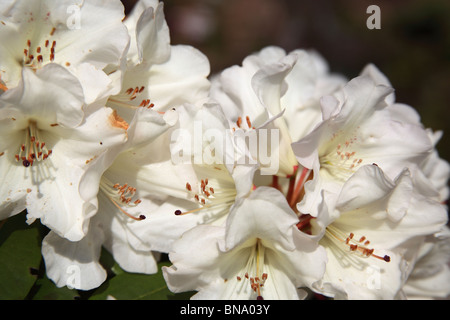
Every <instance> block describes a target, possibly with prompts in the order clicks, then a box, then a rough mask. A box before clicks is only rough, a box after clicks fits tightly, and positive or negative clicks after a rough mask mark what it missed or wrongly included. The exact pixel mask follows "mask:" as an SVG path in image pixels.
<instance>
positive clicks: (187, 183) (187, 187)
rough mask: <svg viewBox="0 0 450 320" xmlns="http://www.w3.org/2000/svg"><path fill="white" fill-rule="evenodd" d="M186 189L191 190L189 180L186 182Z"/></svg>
mask: <svg viewBox="0 0 450 320" xmlns="http://www.w3.org/2000/svg"><path fill="white" fill-rule="evenodd" d="M186 189H187V190H188V191H192V187H191V185H190V184H189V182H186Z"/></svg>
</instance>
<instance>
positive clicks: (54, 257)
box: [42, 226, 106, 290]
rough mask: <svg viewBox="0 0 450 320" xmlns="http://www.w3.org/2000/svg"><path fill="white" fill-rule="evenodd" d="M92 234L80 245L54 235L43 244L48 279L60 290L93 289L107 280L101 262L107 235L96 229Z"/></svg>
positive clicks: (51, 234) (45, 239)
mask: <svg viewBox="0 0 450 320" xmlns="http://www.w3.org/2000/svg"><path fill="white" fill-rule="evenodd" d="M93 228H94V229H95V230H91V232H90V233H89V235H88V236H87V237H85V238H84V239H82V240H81V241H78V242H71V241H69V240H66V239H63V238H60V237H59V236H57V235H56V234H55V233H53V232H50V233H49V234H47V236H46V237H45V238H44V240H43V242H42V255H43V257H44V260H45V267H46V272H47V276H48V278H49V279H51V280H52V281H53V282H54V283H55V284H56V286H57V287H63V286H68V287H70V288H75V289H81V290H91V289H94V288H97V287H98V286H100V285H101V284H102V283H103V282H104V281H105V280H106V271H105V270H104V269H103V267H102V266H101V264H100V263H99V261H98V260H99V257H100V252H101V245H102V242H103V232H102V230H101V229H99V228H97V227H95V226H93Z"/></svg>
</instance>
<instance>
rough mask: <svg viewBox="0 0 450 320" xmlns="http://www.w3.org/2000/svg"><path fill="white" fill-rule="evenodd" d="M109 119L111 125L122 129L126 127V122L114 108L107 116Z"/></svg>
mask: <svg viewBox="0 0 450 320" xmlns="http://www.w3.org/2000/svg"><path fill="white" fill-rule="evenodd" d="M109 121H110V123H111V125H112V126H113V127H116V128H120V129H124V130H127V129H128V123H127V122H126V121H125V120H124V119H122V118H121V117H120V116H119V115H118V114H117V111H116V110H114V112H113V113H111V115H110V116H109Z"/></svg>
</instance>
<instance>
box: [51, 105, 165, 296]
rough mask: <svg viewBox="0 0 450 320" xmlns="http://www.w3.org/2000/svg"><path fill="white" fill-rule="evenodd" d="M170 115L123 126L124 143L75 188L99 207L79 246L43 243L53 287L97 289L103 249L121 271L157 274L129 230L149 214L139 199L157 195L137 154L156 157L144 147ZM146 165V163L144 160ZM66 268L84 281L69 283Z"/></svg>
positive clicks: (150, 114) (140, 115) (145, 114)
mask: <svg viewBox="0 0 450 320" xmlns="http://www.w3.org/2000/svg"><path fill="white" fill-rule="evenodd" d="M171 116H173V115H169V114H168V115H166V116H165V117H163V116H162V115H160V114H158V113H157V112H155V111H153V110H146V109H141V110H138V112H137V113H136V114H135V118H134V119H133V121H132V122H131V123H130V125H129V127H128V126H127V136H128V140H127V142H126V143H123V144H120V145H118V146H115V147H113V148H110V149H109V150H108V152H106V153H103V154H101V155H99V156H98V157H96V158H95V159H92V165H91V166H90V168H89V169H88V170H87V171H86V172H85V173H84V175H83V177H82V179H81V182H80V185H79V188H80V194H81V196H82V197H83V196H85V197H91V199H87V201H88V202H89V203H91V204H93V205H95V206H98V211H97V213H96V215H95V216H94V217H93V218H92V219H91V223H90V226H89V231H88V233H87V235H86V236H85V237H84V238H83V239H82V240H80V241H68V240H66V239H62V238H61V237H59V236H58V235H57V234H56V233H54V232H50V233H49V234H48V235H47V236H46V237H45V238H44V241H43V244H42V254H43V257H44V260H45V264H46V270H47V276H48V277H49V278H50V279H52V280H53V281H54V282H55V284H56V285H57V286H58V287H62V286H65V285H67V286H71V287H75V288H77V289H82V290H90V289H93V288H96V287H98V286H99V285H100V284H102V283H103V282H104V280H105V279H106V270H104V268H103V267H102V266H101V264H100V262H99V258H100V252H101V248H102V246H104V247H105V248H106V249H107V250H108V251H110V252H111V254H112V255H113V257H114V259H115V260H116V261H117V262H118V264H119V265H120V266H121V267H122V268H123V269H124V270H126V271H129V272H140V273H147V274H148V273H155V272H156V271H157V267H156V260H155V257H154V255H153V253H152V252H151V248H150V247H149V246H148V245H146V244H145V242H144V241H143V240H141V239H138V238H137V237H136V236H135V235H133V229H134V228H136V226H137V224H138V223H142V222H141V221H142V220H144V219H146V215H147V213H149V212H151V211H152V209H153V207H152V202H151V201H149V200H146V199H144V197H146V196H148V195H152V194H153V192H155V191H158V186H157V182H158V179H159V178H160V176H158V177H156V176H154V175H146V174H145V172H143V171H142V170H141V168H142V167H143V165H142V163H141V162H142V161H143V159H142V155H143V154H151V153H156V149H155V150H152V149H151V148H149V147H148V146H152V145H153V146H154V144H152V142H153V141H154V140H155V139H157V138H158V137H159V136H160V135H162V134H164V132H165V131H167V129H168V128H169V127H170V125H171V124H173V119H172V117H171ZM166 119H167V120H168V121H169V123H168V122H166ZM156 146H159V145H156ZM145 162H146V163H148V162H149V158H148V157H146V159H145ZM105 168H107V169H106V171H105ZM124 169H125V170H124ZM102 172H104V173H103V174H102ZM166 174H168V173H167V172H166ZM152 179H154V180H152ZM146 180H150V183H148V182H147V181H146ZM142 181H144V182H142ZM136 187H137V188H136ZM171 216H172V215H171ZM152 220H153V219H150V221H149V223H150V224H152V223H153V221H152ZM144 227H145V226H144ZM133 246H134V247H133ZM68 265H71V266H76V267H77V268H78V270H79V276H80V279H83V281H80V282H79V283H70V279H71V274H68V273H67V272H66V269H67V266H68Z"/></svg>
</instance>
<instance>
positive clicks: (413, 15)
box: [123, 0, 450, 161]
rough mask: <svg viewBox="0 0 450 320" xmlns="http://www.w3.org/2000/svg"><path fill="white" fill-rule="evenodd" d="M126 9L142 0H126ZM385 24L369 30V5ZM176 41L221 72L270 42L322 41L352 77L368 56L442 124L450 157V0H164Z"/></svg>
mask: <svg viewBox="0 0 450 320" xmlns="http://www.w3.org/2000/svg"><path fill="white" fill-rule="evenodd" d="M123 2H124V4H125V8H126V11H127V12H128V10H130V9H131V8H132V6H133V4H134V3H135V2H136V1H135V0H123ZM372 4H375V5H378V6H379V7H380V9H381V29H379V30H377V29H373V30H369V29H368V28H367V26H366V21H367V19H368V18H369V16H370V15H371V14H368V13H366V10H367V7H368V6H369V5H372ZM164 5H165V15H166V20H167V23H168V24H169V28H170V32H171V40H172V44H189V45H192V46H194V47H196V48H197V49H199V50H201V51H202V52H203V53H204V54H205V55H206V56H207V57H208V58H209V60H210V63H211V71H212V73H216V72H220V71H221V70H223V69H224V68H227V67H229V66H231V65H233V64H241V62H242V60H243V58H245V57H246V56H247V55H249V54H250V53H252V52H255V51H258V50H260V49H261V48H263V47H265V46H268V45H277V46H280V47H282V48H284V49H285V50H286V51H291V50H293V49H296V48H303V49H315V50H317V51H318V52H319V53H320V54H322V55H323V56H324V57H325V59H326V60H327V61H328V63H329V65H330V70H331V71H333V72H339V73H342V74H344V75H345V76H346V77H348V78H353V77H355V76H357V75H358V74H359V72H360V71H361V69H362V68H363V67H364V66H365V65H366V64H367V63H369V62H372V63H374V64H375V65H376V66H377V67H378V68H379V69H380V70H381V71H382V72H383V73H384V74H386V76H387V77H388V78H389V80H390V81H391V83H392V85H393V87H394V88H395V90H396V97H397V101H398V102H402V103H406V104H409V105H411V106H412V107H414V108H415V109H416V110H418V112H419V114H420V115H421V117H422V122H423V124H424V125H425V126H426V127H428V128H432V129H433V130H435V131H436V130H443V131H444V136H443V138H442V139H441V141H440V142H439V144H438V146H437V148H438V151H439V153H440V155H441V157H442V158H444V159H446V160H447V161H449V160H450V150H449V149H448V146H449V142H450V124H449V118H450V117H449V115H450V112H449V107H450V106H449V102H450V80H449V75H450V1H449V0H409V1H406V0H395V1H393V0H385V1H380V0H378V1H375V0H372V1H368V0H333V1H325V0H314V1H311V0H165V1H164Z"/></svg>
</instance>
